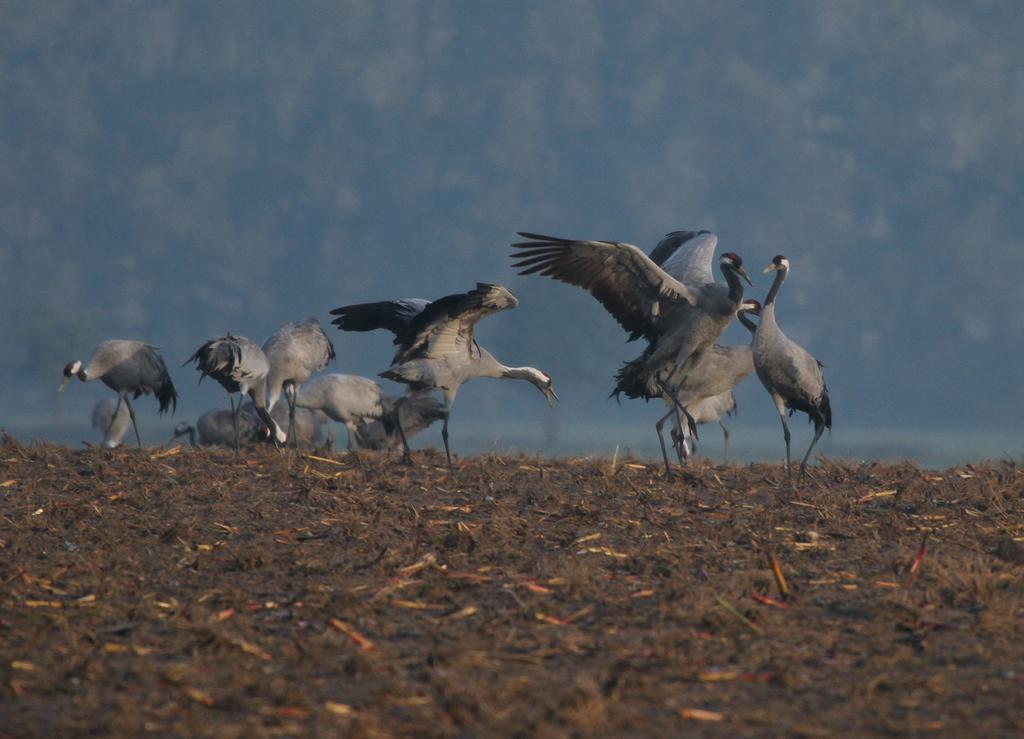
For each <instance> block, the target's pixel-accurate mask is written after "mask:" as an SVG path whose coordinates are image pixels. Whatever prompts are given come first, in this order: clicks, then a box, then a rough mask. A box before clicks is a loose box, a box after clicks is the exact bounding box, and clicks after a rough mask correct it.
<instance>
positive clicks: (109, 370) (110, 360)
mask: <svg viewBox="0 0 1024 739" xmlns="http://www.w3.org/2000/svg"><path fill="white" fill-rule="evenodd" d="M72 377H77V378H78V379H79V380H81V381H82V382H89V381H91V380H102V381H103V384H104V385H106V386H107V387H109V388H110V389H111V390H113V391H114V392H115V393H117V394H118V401H117V408H116V409H115V410H114V413H113V415H112V416H111V419H112V420H111V423H113V419H116V417H117V413H118V411H119V410H120V408H121V405H122V404H123V405H125V406H127V408H128V415H129V416H130V417H131V419H132V428H133V429H134V430H135V441H136V442H137V443H138V445H139V448H140V449H141V448H142V437H140V436H139V427H138V425H137V424H136V423H135V409H134V408H132V404H131V401H129V400H128V394H129V393H131V394H132V397H133V398H136V399H137V398H138V397H139V396H140V395H151V394H152V395H155V396H156V399H157V401H159V403H160V414H161V415H163V414H164V413H166V412H167V409H168V408H170V409H172V412H173V410H174V409H176V408H177V406H178V392H177V391H176V390H175V389H174V383H173V382H171V376H170V375H168V374H167V365H166V364H164V360H163V357H161V356H160V354H159V353H158V352H157V350H156V347H154V346H153V345H151V344H147V343H145V342H144V341H128V340H125V339H111V340H110V341H104V342H103V343H101V344H100V345H99V346H97V347H96V350H95V351H94V352H93V353H92V357H91V358H90V359H89V364H88V366H85V367H83V366H82V362H81V361H79V360H77V359H76V360H75V361H73V362H68V364H67V365H66V366H65V367H64V382H62V383H61V385H60V387H59V388H58V389H57V392H61V391H62V390H63V389H64V388H65V387H66V386H67V384H68V381H69V380H70V379H71V378H72Z"/></svg>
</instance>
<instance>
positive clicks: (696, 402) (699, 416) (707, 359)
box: [658, 298, 761, 459]
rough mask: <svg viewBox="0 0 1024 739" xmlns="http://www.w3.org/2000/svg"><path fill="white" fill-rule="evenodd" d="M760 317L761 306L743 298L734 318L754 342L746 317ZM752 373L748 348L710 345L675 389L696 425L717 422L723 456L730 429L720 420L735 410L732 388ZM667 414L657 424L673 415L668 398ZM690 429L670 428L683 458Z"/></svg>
mask: <svg viewBox="0 0 1024 739" xmlns="http://www.w3.org/2000/svg"><path fill="white" fill-rule="evenodd" d="M748 313H750V314H753V315H755V316H756V315H760V313H761V304H760V303H758V302H757V301H756V300H754V299H753V298H744V299H743V302H742V303H740V308H739V310H738V311H736V317H737V318H738V319H739V321H740V323H742V324H743V326H744V327H745V328H746V329H747V330H748V331H749V332H750V335H751V341H753V335H754V332H755V331H756V330H757V324H756V323H754V322H753V321H751V320H750V319H749V318H748V317H747V314H748ZM753 371H754V357H753V350H752V348H751V345H750V344H748V345H745V346H720V345H719V344H713V345H712V346H711V347H710V348H709V349H706V350H705V351H703V352H702V353H701V354H700V355H699V356H698V357H695V358H694V363H693V366H692V367H691V368H690V371H689V373H687V375H686V376H685V378H683V380H682V383H681V384H680V385H679V386H678V387H676V388H674V390H675V392H676V393H677V395H678V397H679V398H680V400H681V401H682V402H683V404H684V405H686V408H687V410H688V411H689V412H690V414H691V415H692V416H693V419H694V421H695V422H696V423H698V424H701V423H712V422H714V421H718V424H719V426H721V427H722V434H723V436H724V437H725V455H726V456H727V457H728V456H729V429H728V428H726V426H725V424H724V423H722V421H721V418H722V416H725V415H731V414H732V413H733V412H734V411H735V410H736V398H735V397H734V396H733V394H732V389H733V388H734V387H736V385H738V384H739V383H740V382H742V381H743V380H745V379H746V378H747V376H748V375H750V374H751V373H752V372H753ZM665 403H666V404H667V405H668V407H669V412H668V413H667V414H665V416H664V417H662V418H661V419H660V420H659V421H658V426H659V431H658V433H659V435H660V433H661V430H660V425H661V424H664V422H665V421H666V419H668V418H669V417H670V416H672V415H675V405H674V403H673V401H672V399H671V398H669V397H665ZM688 432H689V428H688V427H687V426H685V425H682V426H679V427H678V428H675V429H673V431H672V438H673V443H674V445H675V447H676V451H677V453H678V454H679V456H680V457H681V458H682V459H685V458H687V457H688V456H689V452H688V447H689V445H691V444H692V442H691V440H690V436H691V434H689V433H688Z"/></svg>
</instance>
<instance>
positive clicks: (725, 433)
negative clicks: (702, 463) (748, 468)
mask: <svg viewBox="0 0 1024 739" xmlns="http://www.w3.org/2000/svg"><path fill="white" fill-rule="evenodd" d="M718 425H719V426H721V427H722V441H723V443H724V444H725V456H724V457H723V458H722V459H724V460H728V459H729V429H728V428H727V427H726V425H725V424H724V423H722V422H721V421H719V422H718Z"/></svg>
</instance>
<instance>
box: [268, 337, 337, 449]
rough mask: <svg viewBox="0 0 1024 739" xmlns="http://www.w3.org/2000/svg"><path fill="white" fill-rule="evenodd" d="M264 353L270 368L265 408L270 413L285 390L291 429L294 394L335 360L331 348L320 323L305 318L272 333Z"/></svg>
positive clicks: (332, 348) (293, 416)
mask: <svg viewBox="0 0 1024 739" xmlns="http://www.w3.org/2000/svg"><path fill="white" fill-rule="evenodd" d="M263 353H264V354H266V356H267V363H268V364H269V365H270V370H269V372H268V373H267V397H268V406H269V408H270V409H271V410H273V408H274V405H275V404H276V403H277V400H278V398H279V397H280V395H281V391H282V390H284V396H285V398H286V399H287V400H288V424H289V427H290V426H291V424H293V423H294V422H295V394H296V391H297V389H298V387H299V385H301V384H302V383H304V382H305V381H306V380H308V379H309V376H310V375H312V374H313V373H314V372H319V371H320V370H322V369H323V368H324V367H326V366H327V363H328V362H330V361H331V360H332V359H334V345H333V344H332V343H331V340H330V339H329V338H327V334H326V333H324V329H323V327H322V326H321V325H320V322H319V321H318V320H316V319H315V318H307V319H306V320H305V321H302V322H301V323H286V324H284V325H283V326H281V328H279V329H278V330H277V331H275V332H274V333H272V334H271V335H270V338H268V339H267V340H266V341H264V342H263ZM290 433H291V432H290V431H289V434H290Z"/></svg>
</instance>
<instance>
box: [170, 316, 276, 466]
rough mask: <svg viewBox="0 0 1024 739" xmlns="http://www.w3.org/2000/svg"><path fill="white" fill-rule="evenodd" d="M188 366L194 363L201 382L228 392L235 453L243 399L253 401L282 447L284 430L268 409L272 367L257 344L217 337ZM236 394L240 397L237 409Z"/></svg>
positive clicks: (246, 340) (238, 442) (234, 336)
mask: <svg viewBox="0 0 1024 739" xmlns="http://www.w3.org/2000/svg"><path fill="white" fill-rule="evenodd" d="M189 362H195V364H196V370H198V372H199V373H200V374H199V381H200V382H202V381H203V378H204V377H211V378H213V379H214V380H215V381H216V382H217V383H218V384H219V385H220V386H221V387H222V388H224V389H225V390H226V391H227V393H228V399H229V400H230V402H231V413H232V418H233V421H232V423H233V425H234V432H235V434H234V436H235V452H238V449H239V445H240V443H241V437H240V433H239V432H240V429H239V419H238V415H239V413H241V410H242V397H241V396H242V395H248V396H249V397H250V398H251V399H252V402H253V406H254V407H255V409H256V415H258V416H259V418H260V420H262V421H263V423H264V424H266V426H267V428H268V429H270V430H271V434H272V436H273V438H274V442H275V443H277V444H281V443H283V442H284V441H285V440H286V438H287V437H286V436H285V434H284V432H283V431H282V430H281V427H280V426H279V425H278V424H277V422H276V421H274V419H273V418H272V417H271V415H270V412H269V411H268V409H267V374H268V372H269V370H270V365H269V363H268V362H267V357H266V355H265V354H264V353H263V350H262V349H261V348H260V347H259V346H258V345H257V344H256V342H255V341H252V340H251V339H247V338H246V337H244V336H236V335H234V334H230V333H229V334H225V335H224V336H215V337H213V338H212V339H207V340H206V341H205V342H203V344H202V345H201V346H200V347H199V348H198V349H196V350H195V352H194V353H193V354H192V356H191V357H189V358H188V359H186V360H185V362H184V363H185V364H188V363H189ZM234 393H238V395H239V398H238V406H237V407H236V406H235V398H234Z"/></svg>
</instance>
